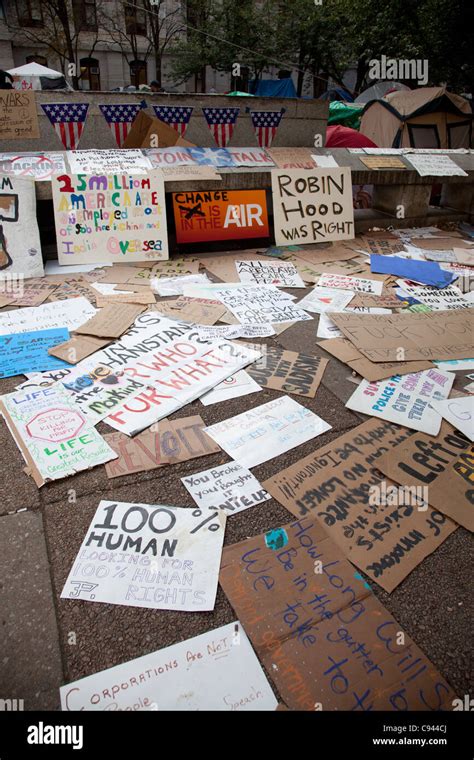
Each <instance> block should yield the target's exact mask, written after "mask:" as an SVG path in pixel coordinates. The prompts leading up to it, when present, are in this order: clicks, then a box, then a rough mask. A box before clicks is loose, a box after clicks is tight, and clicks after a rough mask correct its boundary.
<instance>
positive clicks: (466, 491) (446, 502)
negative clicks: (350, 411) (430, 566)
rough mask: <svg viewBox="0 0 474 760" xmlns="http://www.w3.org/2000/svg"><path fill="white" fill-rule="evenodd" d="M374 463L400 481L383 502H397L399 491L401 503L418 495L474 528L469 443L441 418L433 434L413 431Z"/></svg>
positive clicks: (472, 464) (473, 461)
mask: <svg viewBox="0 0 474 760" xmlns="http://www.w3.org/2000/svg"><path fill="white" fill-rule="evenodd" d="M453 400H454V399H453ZM377 467H378V469H379V470H380V471H381V472H383V473H384V474H385V475H387V476H388V477H389V478H391V479H392V481H395V482H396V483H400V485H401V488H400V487H395V486H392V488H391V490H392V492H393V494H389V493H387V499H386V500H387V503H390V504H392V503H393V504H394V505H395V506H396V505H397V504H399V503H400V494H402V495H403V501H404V502H405V503H411V501H412V499H411V498H410V497H411V496H413V495H418V497H419V498H421V499H422V500H423V502H424V503H426V504H430V506H432V507H434V508H435V509H438V510H439V511H440V512H442V513H443V514H445V515H447V516H448V517H450V518H451V519H452V520H455V522H457V523H458V524H459V525H462V526H463V527H464V528H467V529H468V530H470V531H474V510H473V506H474V489H473V488H472V482H473V474H474V458H473V447H472V446H469V442H468V440H467V438H465V437H464V436H463V435H462V433H459V432H458V431H457V430H454V428H453V427H452V426H451V425H450V424H449V423H448V422H445V421H444V420H443V422H442V425H441V430H440V432H439V434H438V435H437V436H436V437H435V438H433V436H430V435H426V434H425V433H416V434H414V435H412V436H411V437H410V438H409V439H408V440H406V441H404V442H403V443H399V444H397V445H396V446H393V447H392V448H390V449H389V450H388V451H387V452H385V453H383V454H382V456H381V457H380V458H379V459H378V460H377ZM386 491H387V489H386ZM388 491H390V489H388ZM406 493H408V497H407V496H406ZM389 496H392V498H391V501H390V502H389V501H388V498H389Z"/></svg>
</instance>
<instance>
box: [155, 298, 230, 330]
mask: <svg viewBox="0 0 474 760" xmlns="http://www.w3.org/2000/svg"><path fill="white" fill-rule="evenodd" d="M157 308H158V310H159V311H160V312H161V313H162V314H166V315H168V316H170V317H173V318H174V319H181V320H185V321H187V322H193V323H195V324H198V325H214V324H215V323H216V322H217V321H218V320H219V319H220V317H222V315H223V314H224V312H225V311H226V308H225V306H223V304H222V303H221V302H220V301H213V300H211V299H206V298H188V297H187V296H180V297H179V298H178V299H176V301H167V302H166V303H160V304H158V307H157Z"/></svg>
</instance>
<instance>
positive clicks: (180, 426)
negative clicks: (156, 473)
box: [104, 415, 220, 478]
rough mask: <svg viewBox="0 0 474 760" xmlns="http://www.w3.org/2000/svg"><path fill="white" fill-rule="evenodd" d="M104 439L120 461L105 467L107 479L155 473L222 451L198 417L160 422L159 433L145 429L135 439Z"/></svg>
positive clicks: (115, 436) (111, 436)
mask: <svg viewBox="0 0 474 760" xmlns="http://www.w3.org/2000/svg"><path fill="white" fill-rule="evenodd" d="M104 438H105V440H106V441H107V443H108V444H109V446H110V447H111V448H112V449H113V450H114V451H115V452H116V453H117V455H118V459H115V460H114V461H113V462H109V463H108V464H106V466H105V470H106V472H107V477H108V478H117V477H120V476H122V475H130V474H132V473H134V472H145V471H147V470H154V469H155V468H156V467H161V466H162V465H165V464H176V463H177V462H186V461H187V460H188V459H195V458H196V457H203V456H207V455H208V454H215V453H216V452H217V451H220V448H219V446H217V444H216V443H214V441H213V440H211V438H209V436H208V435H206V433H204V422H203V420H202V419H201V417H199V415H194V416H193V417H181V418H180V419H179V420H171V421H170V420H161V422H158V423H157V425H156V430H144V431H143V433H140V434H139V435H136V436H135V437H134V438H129V437H128V436H126V435H123V433H109V434H108V435H105V436H104Z"/></svg>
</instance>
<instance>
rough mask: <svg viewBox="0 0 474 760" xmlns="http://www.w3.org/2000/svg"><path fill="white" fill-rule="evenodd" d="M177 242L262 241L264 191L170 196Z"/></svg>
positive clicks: (265, 229)
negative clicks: (256, 239) (242, 239)
mask: <svg viewBox="0 0 474 760" xmlns="http://www.w3.org/2000/svg"><path fill="white" fill-rule="evenodd" d="M173 211H174V220H175V224H176V239H177V241H178V243H202V242H206V241H208V240H238V239H240V238H265V237H268V236H269V234H270V232H269V228H268V214H267V204H266V200H265V190H206V191H201V192H196V193H191V192H181V193H173Z"/></svg>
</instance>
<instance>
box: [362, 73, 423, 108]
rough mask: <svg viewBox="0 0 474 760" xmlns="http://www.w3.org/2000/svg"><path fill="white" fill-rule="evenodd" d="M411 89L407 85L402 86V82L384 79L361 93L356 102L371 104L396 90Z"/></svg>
mask: <svg viewBox="0 0 474 760" xmlns="http://www.w3.org/2000/svg"><path fill="white" fill-rule="evenodd" d="M409 89H410V88H409V87H407V86H406V84H402V83H401V82H392V81H390V80H389V79H382V80H380V82H376V83H375V84H373V85H371V86H370V87H368V88H367V89H366V90H364V91H363V92H361V93H360V95H358V96H357V98H356V99H355V102H356V103H369V101H371V100H380V98H384V97H385V96H386V95H389V94H390V93H391V92H395V91H396V90H409Z"/></svg>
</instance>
